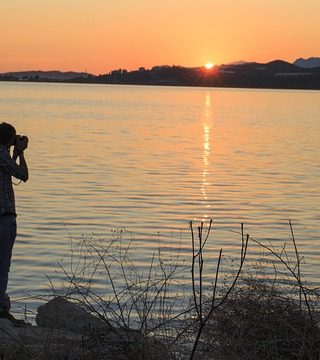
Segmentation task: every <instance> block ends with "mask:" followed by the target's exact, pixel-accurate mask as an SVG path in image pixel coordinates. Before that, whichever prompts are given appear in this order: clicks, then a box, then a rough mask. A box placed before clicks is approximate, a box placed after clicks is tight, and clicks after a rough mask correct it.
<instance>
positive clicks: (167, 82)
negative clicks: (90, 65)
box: [0, 60, 320, 90]
mask: <svg viewBox="0 0 320 360" xmlns="http://www.w3.org/2000/svg"><path fill="white" fill-rule="evenodd" d="M0 80H2V81H33V82H37V81H38V82H41V81H48V82H49V81H51V82H70V83H98V84H129V85H164V86H204V87H234V88H262V89H312V90H320V67H312V68H306V67H300V66H297V65H296V64H291V63H288V62H286V61H282V60H274V61H271V62H269V63H266V64H263V63H256V62H238V63H233V64H226V65H220V66H214V67H213V68H212V69H206V68H205V67H194V68H187V67H183V66H175V65H174V66H168V65H163V66H154V67H153V68H151V69H145V68H143V67H141V68H139V69H137V70H133V71H128V70H126V69H117V70H113V71H110V72H109V73H107V74H103V75H99V76H95V75H91V74H87V73H77V72H60V71H24V72H16V73H13V72H12V73H6V74H0Z"/></svg>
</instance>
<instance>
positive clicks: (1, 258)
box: [0, 123, 29, 326]
mask: <svg viewBox="0 0 320 360" xmlns="http://www.w3.org/2000/svg"><path fill="white" fill-rule="evenodd" d="M11 146H13V154H12V156H11V154H10V148H11ZM27 147H28V138H27V137H26V136H21V135H17V133H16V130H15V128H14V127H13V126H12V125H10V124H7V123H0V318H2V319H8V320H10V321H11V322H12V323H13V324H14V325H15V326H23V325H25V324H26V323H25V322H24V321H23V320H18V319H16V318H14V317H13V315H12V314H10V312H9V311H10V298H9V296H8V295H7V285H8V275H9V270H10V264H11V256H12V248H13V244H14V241H15V238H16V234H17V224H16V216H17V215H16V207H15V199H14V192H13V186H12V176H13V177H15V178H17V179H19V180H22V181H24V182H25V181H27V180H28V177H29V174H28V166H27V163H26V160H25V158H24V150H25V149H26V148H27ZM17 160H18V162H17Z"/></svg>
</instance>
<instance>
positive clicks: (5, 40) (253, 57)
mask: <svg viewBox="0 0 320 360" xmlns="http://www.w3.org/2000/svg"><path fill="white" fill-rule="evenodd" d="M319 14H320V1H319V0H305V1H301V0H219V1H217V0H197V1H195V0H2V1H1V4H0V55H1V56H0V72H7V71H19V70H62V71H67V70H73V71H88V72H90V73H94V74H103V73H107V72H109V71H110V70H113V69H117V68H123V69H128V70H133V69H136V68H138V67H140V66H143V67H146V68H151V67H152V66H155V65H182V66H188V67H192V66H201V65H204V64H205V63H208V62H212V63H214V64H222V63H228V62H233V61H240V60H245V61H258V62H268V61H271V60H274V59H282V60H286V61H289V62H292V61H294V60H295V59H296V58H298V57H305V58H307V57H311V56H320V49H319V46H320V45H319V44H320V24H319Z"/></svg>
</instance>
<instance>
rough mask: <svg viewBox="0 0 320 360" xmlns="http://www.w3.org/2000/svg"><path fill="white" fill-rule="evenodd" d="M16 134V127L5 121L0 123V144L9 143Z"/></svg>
mask: <svg viewBox="0 0 320 360" xmlns="http://www.w3.org/2000/svg"><path fill="white" fill-rule="evenodd" d="M15 136H16V129H15V128H14V127H13V126H12V125H10V124H7V123H5V122H3V123H0V144H2V145H11V141H12V140H13V138H14V137H15Z"/></svg>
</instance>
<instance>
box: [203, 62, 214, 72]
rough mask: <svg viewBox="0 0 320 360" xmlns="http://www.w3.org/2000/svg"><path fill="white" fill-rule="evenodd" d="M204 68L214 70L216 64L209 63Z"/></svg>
mask: <svg viewBox="0 0 320 360" xmlns="http://www.w3.org/2000/svg"><path fill="white" fill-rule="evenodd" d="M204 67H205V68H206V69H208V70H209V69H212V68H213V67H214V64H213V63H211V62H209V63H206V64H205V66H204Z"/></svg>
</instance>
